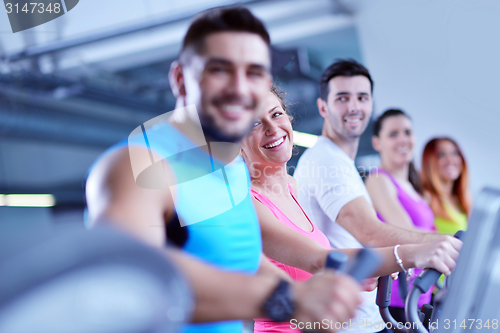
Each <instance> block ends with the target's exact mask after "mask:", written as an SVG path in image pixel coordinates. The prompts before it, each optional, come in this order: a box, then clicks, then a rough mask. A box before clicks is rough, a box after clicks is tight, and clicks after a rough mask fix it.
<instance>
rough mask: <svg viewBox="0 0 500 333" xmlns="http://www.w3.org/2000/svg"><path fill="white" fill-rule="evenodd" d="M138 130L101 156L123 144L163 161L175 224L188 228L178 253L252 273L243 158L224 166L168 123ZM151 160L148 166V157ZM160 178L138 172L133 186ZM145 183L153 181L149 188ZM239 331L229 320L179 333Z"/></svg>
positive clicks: (257, 236) (254, 253)
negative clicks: (167, 168)
mask: <svg viewBox="0 0 500 333" xmlns="http://www.w3.org/2000/svg"><path fill="white" fill-rule="evenodd" d="M138 129H139V130H138V131H137V133H136V135H133V136H131V137H129V139H128V140H124V141H122V142H120V143H118V144H116V145H115V146H113V147H112V148H110V149H109V150H108V151H107V152H106V153H105V155H107V154H109V153H111V152H113V151H116V150H118V149H121V148H124V147H127V144H128V145H138V146H142V147H147V148H148V149H149V150H150V152H154V153H155V154H156V155H158V156H160V157H162V158H163V159H166V160H167V162H168V164H169V166H170V167H171V169H172V170H173V173H174V176H175V178H176V182H175V184H170V186H171V188H172V187H175V193H176V198H175V204H174V205H175V210H176V212H177V215H178V217H179V219H180V221H181V224H184V225H186V227H187V228H188V234H189V237H188V240H187V242H186V243H185V244H184V247H183V249H184V250H185V251H186V252H188V253H190V254H192V255H194V256H195V257H197V258H199V259H201V260H203V261H205V262H208V263H210V264H212V265H214V266H217V267H218V268H220V269H223V270H227V271H232V272H240V273H246V274H255V273H256V272H257V270H258V268H259V265H260V256H261V253H262V241H261V233H260V226H259V222H258V219H257V215H256V213H255V209H254V207H253V203H252V201H251V197H250V191H249V189H250V175H249V173H248V169H247V167H246V165H245V163H244V162H243V159H242V158H241V157H240V156H238V157H237V158H236V159H235V160H234V161H232V162H231V163H229V164H227V163H224V162H222V161H219V160H217V159H215V158H212V157H211V155H210V154H208V152H207V150H204V149H202V147H199V146H197V145H196V144H195V143H194V142H192V141H191V140H190V139H189V138H187V137H186V136H185V135H184V134H182V133H181V132H179V131H178V130H177V129H176V128H174V127H173V126H171V125H170V124H168V123H163V124H161V125H156V126H154V127H153V128H151V129H149V130H147V131H146V132H144V133H142V131H141V130H140V128H138ZM214 144H219V145H224V144H225V143H211V144H210V146H212V145H214ZM103 156H104V155H103ZM151 159H152V161H153V155H151ZM153 164H155V163H152V165H153ZM158 165H161V163H158ZM151 170H154V166H152V167H151ZM147 171H148V169H146V170H145V172H146V173H147ZM141 177H142V178H141ZM160 178H161V177H156V178H154V177H153V178H152V177H147V175H145V174H143V173H141V174H140V175H139V176H138V177H137V180H136V182H137V184H139V185H141V186H142V184H141V182H142V183H144V184H145V187H148V186H150V187H160V186H168V185H166V184H165V183H164V182H163V180H162V179H160ZM144 179H146V180H144ZM151 179H158V181H157V183H156V184H155V182H156V181H155V180H154V181H152V180H151ZM148 182H149V183H148ZM143 187H144V186H143ZM242 301H243V300H242ZM242 330H243V324H242V322H241V321H239V320H233V321H224V322H214V323H200V324H188V325H185V327H184V329H183V330H182V332H186V333H194V332H200V333H201V332H206V333H209V332H214V333H215V332H218V333H219V332H220V333H222V332H241V331H242Z"/></svg>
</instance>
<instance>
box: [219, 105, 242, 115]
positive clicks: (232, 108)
mask: <svg viewBox="0 0 500 333" xmlns="http://www.w3.org/2000/svg"><path fill="white" fill-rule="evenodd" d="M221 109H222V110H224V111H227V112H235V113H236V112H243V110H244V108H243V106H241V105H228V104H224V105H222V106H221Z"/></svg>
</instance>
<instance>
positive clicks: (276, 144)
mask: <svg viewBox="0 0 500 333" xmlns="http://www.w3.org/2000/svg"><path fill="white" fill-rule="evenodd" d="M283 141H284V138H283V137H282V138H280V139H279V140H276V141H274V142H273V143H271V144H268V145H265V146H264V148H267V149H269V148H274V147H276V146H279V145H280V144H281V143H282V142H283Z"/></svg>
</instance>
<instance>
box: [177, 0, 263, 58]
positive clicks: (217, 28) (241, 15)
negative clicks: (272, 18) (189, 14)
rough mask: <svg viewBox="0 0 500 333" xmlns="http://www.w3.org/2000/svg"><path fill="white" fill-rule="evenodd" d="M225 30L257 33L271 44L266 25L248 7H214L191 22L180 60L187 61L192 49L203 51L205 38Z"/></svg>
mask: <svg viewBox="0 0 500 333" xmlns="http://www.w3.org/2000/svg"><path fill="white" fill-rule="evenodd" d="M225 31H234V32H249V33H253V34H257V35H259V36H260V37H262V39H263V40H264V42H265V43H266V44H267V45H268V46H270V45H271V39H270V38H269V33H268V32H267V30H266V27H265V26H264V24H263V23H262V21H261V20H259V19H258V18H256V17H255V16H254V15H253V14H252V13H251V12H250V11H249V10H248V9H246V8H243V7H219V8H212V9H209V10H207V11H205V12H203V13H201V14H200V15H199V16H198V17H197V18H196V19H195V20H194V21H193V23H191V25H190V27H189V29H188V31H187V33H186V36H184V40H183V42H182V49H181V52H180V55H179V60H180V61H181V62H184V63H185V62H186V61H187V60H188V59H186V58H187V57H188V56H187V54H190V51H194V52H195V53H196V54H200V53H202V52H203V48H204V46H205V43H204V42H205V38H206V37H207V36H208V35H210V34H213V33H217V32H225Z"/></svg>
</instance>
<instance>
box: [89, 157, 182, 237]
mask: <svg viewBox="0 0 500 333" xmlns="http://www.w3.org/2000/svg"><path fill="white" fill-rule="evenodd" d="M130 149H131V150H134V149H137V150H144V149H143V148H140V147H130ZM136 155H141V154H136ZM147 156H148V157H149V154H148V155H147ZM144 162H145V163H150V161H144ZM164 176H165V177H170V178H171V176H169V175H168V174H165V175H164ZM86 196H87V204H88V210H89V222H90V225H91V226H93V225H94V224H95V223H102V222H101V221H107V222H105V223H112V224H113V226H115V227H118V228H120V229H122V230H124V231H126V232H127V233H129V234H131V235H132V236H133V237H135V238H138V239H139V240H141V241H143V242H145V243H146V244H148V245H151V246H154V247H163V246H164V245H165V227H164V224H165V218H166V217H167V216H168V215H169V214H172V212H173V199H172V195H171V193H170V190H169V189H168V188H163V189H145V188H141V187H140V186H138V185H137V184H136V182H135V179H134V175H133V172H132V167H131V162H130V157H129V149H128V148H125V149H121V150H119V151H117V152H114V153H112V154H111V155H109V156H107V157H105V158H104V159H103V160H101V161H100V162H99V163H98V164H97V165H96V166H95V167H94V168H93V169H92V172H91V173H90V175H89V177H88V180H87V186H86Z"/></svg>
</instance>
